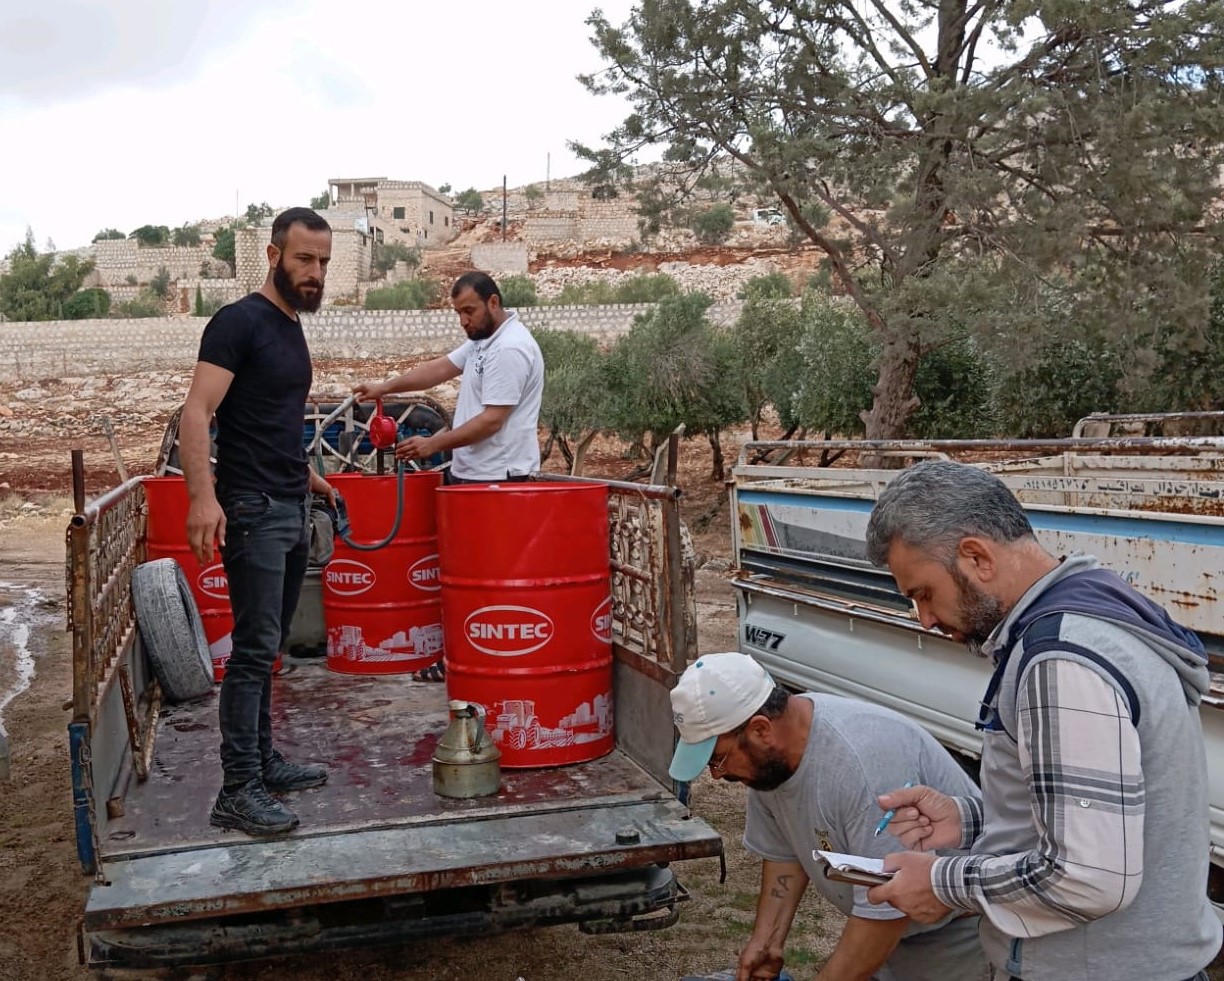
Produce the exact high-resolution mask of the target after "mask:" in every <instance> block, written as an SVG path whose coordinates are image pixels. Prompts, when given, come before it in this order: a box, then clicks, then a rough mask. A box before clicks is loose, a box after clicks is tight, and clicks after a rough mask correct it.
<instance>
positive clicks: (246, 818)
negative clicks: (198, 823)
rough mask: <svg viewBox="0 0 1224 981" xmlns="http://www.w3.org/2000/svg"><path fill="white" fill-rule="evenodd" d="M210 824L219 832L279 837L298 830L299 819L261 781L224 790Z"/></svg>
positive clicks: (223, 788)
mask: <svg viewBox="0 0 1224 981" xmlns="http://www.w3.org/2000/svg"><path fill="white" fill-rule="evenodd" d="M208 820H209V823H210V824H213V825H215V826H216V827H218V828H234V829H236V830H238V831H245V832H246V833H247V834H249V835H279V834H284V833H285V832H286V831H292V830H293V829H294V828H296V827H297V826H298V818H297V815H296V814H294V813H293V812H292V811H291V810H289V808H287V807H286V806H285V805H284V804H282V803H281V802H280V801H278V800H277V799H276V798H275V797H273V796H272V795H271V794H269V793H268V791H267V788H266V787H264V784H263V781H262V780H260V779H259V777H252V778H251V779H250V780H248V781H247V782H246V783H244V784H240V785H239V786H237V787H233V788H229V789H227V788H225V787H222V788H221V793H219V794H217V802H216V803H215V804H213V809H212V813H211V814H210V815H209V816H208Z"/></svg>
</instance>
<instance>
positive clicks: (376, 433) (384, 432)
mask: <svg viewBox="0 0 1224 981" xmlns="http://www.w3.org/2000/svg"><path fill="white" fill-rule="evenodd" d="M369 429H370V442H371V443H373V444H374V447H375V449H379V450H389V449H390V448H391V447H393V446H394V445H395V441H396V438H397V437H398V436H399V427H398V426H396V424H395V420H394V419H392V418H391V417H390V416H388V415H385V414H384V413H383V404H382V399H375V400H374V414H373V415H372V416H370V423H369Z"/></svg>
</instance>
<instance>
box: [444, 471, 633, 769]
mask: <svg viewBox="0 0 1224 981" xmlns="http://www.w3.org/2000/svg"><path fill="white" fill-rule="evenodd" d="M438 542H439V546H440V548H439V550H440V552H441V556H442V561H441V570H442V623H443V626H444V628H445V632H446V687H447V694H448V696H449V697H450V698H452V699H460V700H461V701H467V702H479V703H480V704H481V705H483V706H484V707H485V712H486V725H487V726H488V728H489V730H490V732H491V734H492V737H493V739H494V741H495V742H496V743H497V745H498V746H499V747H500V749H501V753H502V758H501V765H502V766H503V767H510V768H514V767H536V766H561V765H564V764H567V763H580V762H583V761H585V760H593V759H597V758H598V757H600V756H603V755H604V754H605V753H609V752H611V750H612V749H613V747H614V745H615V733H614V731H613V718H612V632H611V627H612V623H611V586H610V579H609V563H608V492H607V488H606V487H603V486H602V485H597V484H592V485H583V484H562V483H556V484H549V483H525V484H488V485H474V486H462V485H460V486H455V487H444V488H442V490H440V491H438Z"/></svg>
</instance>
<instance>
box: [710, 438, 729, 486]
mask: <svg viewBox="0 0 1224 981" xmlns="http://www.w3.org/2000/svg"><path fill="white" fill-rule="evenodd" d="M706 439H708V440H709V441H710V450H711V451H712V453H713V456H714V466H713V467H712V468H711V471H710V479H711V480H724V479H726V472H727V471H726V467H724V466H723V451H722V443H721V442H719V439H718V430H717V429H712V430H710V432H708V433H706Z"/></svg>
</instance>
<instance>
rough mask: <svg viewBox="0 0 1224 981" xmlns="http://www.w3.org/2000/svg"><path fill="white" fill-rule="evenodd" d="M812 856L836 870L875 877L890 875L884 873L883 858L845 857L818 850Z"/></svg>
mask: <svg viewBox="0 0 1224 981" xmlns="http://www.w3.org/2000/svg"><path fill="white" fill-rule="evenodd" d="M812 854H813V855H815V856H816V857H817V858H818V859H820V860H821V861H822V862H827V863H828V864H829V865H831V866H833V868H835V869H854V870H856V871H859V872H871V873H873V874H875V875H888V874H889V873H888V872H885V871H884V859H882V858H867V857H866V856H864V855H843V854H842V853H841V852H822V851H821V850H820V849H816V850H815V851H814V852H812Z"/></svg>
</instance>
